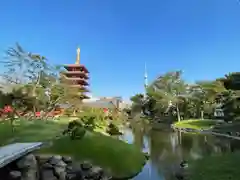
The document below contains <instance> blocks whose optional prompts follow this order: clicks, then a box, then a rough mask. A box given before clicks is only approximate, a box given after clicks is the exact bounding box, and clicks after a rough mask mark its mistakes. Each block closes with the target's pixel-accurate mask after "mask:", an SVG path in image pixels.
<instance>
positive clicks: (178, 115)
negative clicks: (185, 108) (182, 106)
mask: <svg viewBox="0 0 240 180" xmlns="http://www.w3.org/2000/svg"><path fill="white" fill-rule="evenodd" d="M176 108H177V119H178V122H180V121H181V116H180V112H179V108H178V104H177V105H176Z"/></svg>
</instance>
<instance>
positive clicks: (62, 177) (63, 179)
mask: <svg viewBox="0 0 240 180" xmlns="http://www.w3.org/2000/svg"><path fill="white" fill-rule="evenodd" d="M66 175H67V173H66V171H61V172H60V173H59V176H58V179H59V180H66Z"/></svg>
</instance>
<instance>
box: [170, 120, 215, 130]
mask: <svg viewBox="0 0 240 180" xmlns="http://www.w3.org/2000/svg"><path fill="white" fill-rule="evenodd" d="M216 123H217V121H215V120H201V119H190V120H183V121H180V122H176V123H175V124H174V126H175V127H177V128H191V129H196V130H201V129H202V130H204V129H210V128H211V127H212V126H214V125H216Z"/></svg>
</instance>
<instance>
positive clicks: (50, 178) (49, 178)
mask: <svg viewBox="0 0 240 180" xmlns="http://www.w3.org/2000/svg"><path fill="white" fill-rule="evenodd" d="M41 179H42V180H58V179H57V177H56V176H54V173H53V171H52V170H50V169H47V170H42V171H41Z"/></svg>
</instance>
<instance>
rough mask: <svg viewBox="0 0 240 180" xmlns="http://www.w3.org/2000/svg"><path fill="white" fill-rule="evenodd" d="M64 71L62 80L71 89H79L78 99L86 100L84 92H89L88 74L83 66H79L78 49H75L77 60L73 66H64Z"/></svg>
mask: <svg viewBox="0 0 240 180" xmlns="http://www.w3.org/2000/svg"><path fill="white" fill-rule="evenodd" d="M64 68H65V69H66V71H65V72H63V74H64V79H65V80H66V81H67V82H68V84H69V85H70V86H71V87H72V88H78V89H79V98H80V99H87V98H89V97H88V96H86V95H85V93H86V92H89V90H88V89H87V86H88V85H89V84H88V82H87V81H88V79H89V72H88V70H87V68H86V67H85V66H84V65H81V64H80V48H78V49H77V58H76V62H75V64H67V65H64Z"/></svg>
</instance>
